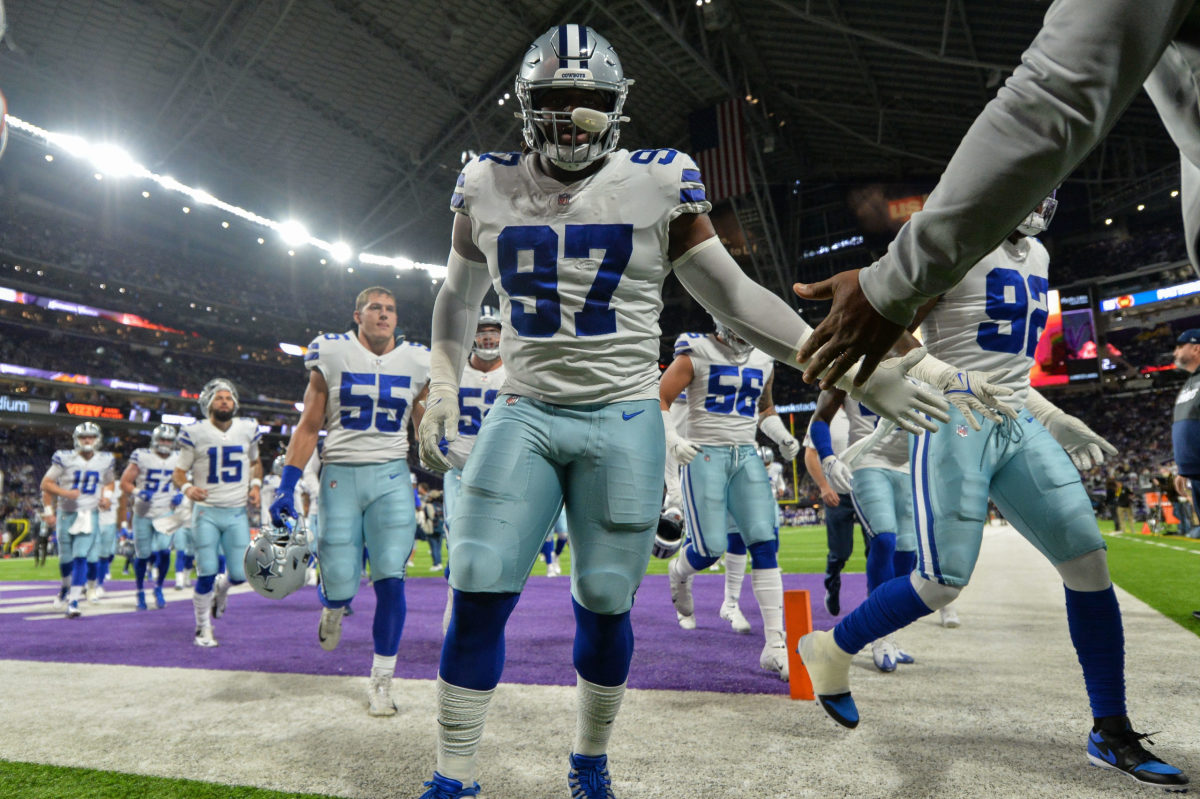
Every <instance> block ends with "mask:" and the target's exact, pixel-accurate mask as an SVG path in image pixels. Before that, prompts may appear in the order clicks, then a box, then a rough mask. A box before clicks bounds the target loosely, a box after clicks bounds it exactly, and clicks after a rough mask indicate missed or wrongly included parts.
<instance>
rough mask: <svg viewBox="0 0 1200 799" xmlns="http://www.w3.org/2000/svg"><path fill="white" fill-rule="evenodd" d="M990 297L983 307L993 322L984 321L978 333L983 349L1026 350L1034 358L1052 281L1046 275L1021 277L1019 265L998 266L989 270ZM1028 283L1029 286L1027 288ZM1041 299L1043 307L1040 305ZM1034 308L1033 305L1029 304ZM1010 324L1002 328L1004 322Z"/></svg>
mask: <svg viewBox="0 0 1200 799" xmlns="http://www.w3.org/2000/svg"><path fill="white" fill-rule="evenodd" d="M986 280H987V301H986V303H985V305H984V310H985V311H986V312H987V315H988V318H989V319H991V320H993V321H991V322H981V323H980V325H979V330H978V332H977V333H976V334H975V340H976V341H978V342H979V346H980V348H981V349H984V350H987V351H988V352H1008V353H1012V354H1013V355H1016V354H1017V353H1020V352H1024V353H1025V355H1026V356H1028V357H1030V358H1032V357H1033V354H1034V352H1036V351H1037V345H1038V339H1040V338H1041V337H1042V331H1043V330H1045V329H1046V318H1047V316H1048V315H1049V314H1048V311H1047V310H1046V307H1045V305H1046V297H1047V294H1048V293H1049V291H1050V283H1049V281H1047V280H1046V278H1044V277H1040V276H1038V275H1029V276H1028V277H1024V278H1023V277H1021V273H1020V272H1018V271H1017V270H1016V269H1007V268H1005V267H997V268H995V269H993V270H992V271H990V272H988V273H987V278H986ZM1026 287H1028V288H1026ZM1037 303H1041V306H1042V307H1040V308H1039V307H1038V306H1037ZM1031 305H1032V306H1033V307H1032V310H1031V309H1030V306H1031ZM1002 324H1005V325H1007V327H1008V331H1007V332H1002V331H1001V325H1002Z"/></svg>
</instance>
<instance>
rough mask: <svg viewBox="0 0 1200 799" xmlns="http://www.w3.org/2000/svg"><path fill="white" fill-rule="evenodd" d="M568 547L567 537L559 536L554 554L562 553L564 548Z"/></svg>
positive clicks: (555, 543)
mask: <svg viewBox="0 0 1200 799" xmlns="http://www.w3.org/2000/svg"><path fill="white" fill-rule="evenodd" d="M566 547H567V539H566V538H559V539H558V540H557V541H555V542H554V554H555V555H561V554H562V551H563V550H564V549H566Z"/></svg>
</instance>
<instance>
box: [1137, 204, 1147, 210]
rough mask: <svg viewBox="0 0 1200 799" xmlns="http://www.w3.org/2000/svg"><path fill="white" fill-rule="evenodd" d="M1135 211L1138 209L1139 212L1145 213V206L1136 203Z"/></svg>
mask: <svg viewBox="0 0 1200 799" xmlns="http://www.w3.org/2000/svg"><path fill="white" fill-rule="evenodd" d="M1137 209H1138V210H1139V211H1145V210H1146V206H1145V205H1143V204H1142V203H1138V207H1137Z"/></svg>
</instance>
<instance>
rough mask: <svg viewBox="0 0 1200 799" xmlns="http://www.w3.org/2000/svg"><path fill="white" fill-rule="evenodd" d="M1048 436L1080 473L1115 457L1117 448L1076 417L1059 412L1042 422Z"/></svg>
mask: <svg viewBox="0 0 1200 799" xmlns="http://www.w3.org/2000/svg"><path fill="white" fill-rule="evenodd" d="M1044 424H1045V426H1046V429H1047V430H1048V431H1050V435H1052V436H1054V440H1055V441H1057V442H1058V443H1059V444H1060V445H1062V448H1063V449H1065V450H1066V451H1067V454H1068V455H1070V456H1071V462H1072V463H1074V464H1075V468H1076V469H1078V470H1079V471H1081V472H1086V471H1087V470H1088V469H1090V468H1092V467H1093V466H1099V465H1100V464H1102V463H1104V456H1105V455H1106V454H1107V455H1116V454H1117V448H1116V447H1114V446H1113V445H1112V444H1110V443H1108V442H1107V441H1105V440H1104V439H1103V438H1102V437H1101V436H1100V435H1099V434H1097V433H1096V431H1095V430H1093V429H1092V428H1090V427H1088V426H1087V425H1086V424H1084V423H1083V420H1082V419H1080V418H1079V417H1077V416H1072V415H1071V414H1069V413H1067V412H1065V411H1061V410H1060V411H1059V412H1058V413H1057V414H1054V415H1052V416H1051V417H1050V418H1048V419H1047V420H1046V421H1045V422H1044Z"/></svg>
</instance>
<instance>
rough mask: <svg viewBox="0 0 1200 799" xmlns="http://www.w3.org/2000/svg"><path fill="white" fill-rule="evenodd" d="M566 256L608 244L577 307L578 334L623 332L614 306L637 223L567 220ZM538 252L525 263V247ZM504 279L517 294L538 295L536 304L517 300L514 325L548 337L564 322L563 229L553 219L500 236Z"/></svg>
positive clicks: (522, 332) (526, 333)
mask: <svg viewBox="0 0 1200 799" xmlns="http://www.w3.org/2000/svg"><path fill="white" fill-rule="evenodd" d="M563 237H564V240H563V257H564V258H587V257H589V256H590V255H591V252H592V251H593V250H604V258H603V259H602V260H601V261H600V266H599V268H597V270H596V277H595V279H594V280H593V281H592V288H591V290H590V291H588V293H587V297H585V298H584V301H583V310H580V311H577V312H576V313H575V335H576V336H602V335H605V334H606V333H615V332H617V312H616V311H614V310H613V309H612V308H610V307H609V303H610V302H611V301H612V297H613V293H614V292H616V290H617V284H618V283H620V282H621V276H622V275H623V274H625V267H627V266H629V258H630V257H631V256H632V255H633V225H567V226H566V230H565V231H564V234H563ZM522 252H529V253H530V254H531V255H532V258H531V261H532V264H533V268H532V269H520V268H519V262H520V253H522ZM496 262H497V265H498V266H499V269H500V285H502V286H503V287H504V290H505V291H506V292H507V293H508V296H509V297H511V298H513V299H520V298H522V297H527V298H529V299H532V300H533V310H528V309H527V308H526V307H525V306H524V304H523V303H520V302H514V303H512V304H511V308H512V326H513V329H514V330H516V331H517V334H518V335H520V336H524V337H526V338H548V337H550V336H553V335H554V334H555V333H557V332H558V330H559V328H561V327H562V303H561V301H560V300H559V296H558V233H556V232H555V230H554V228H552V227H550V226H549V225H513V226H510V227H506V228H504V230H502V231H500V235H499V237H497V239H496Z"/></svg>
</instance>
